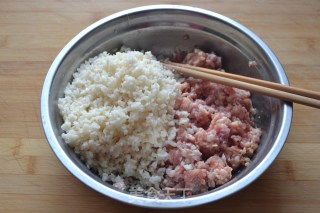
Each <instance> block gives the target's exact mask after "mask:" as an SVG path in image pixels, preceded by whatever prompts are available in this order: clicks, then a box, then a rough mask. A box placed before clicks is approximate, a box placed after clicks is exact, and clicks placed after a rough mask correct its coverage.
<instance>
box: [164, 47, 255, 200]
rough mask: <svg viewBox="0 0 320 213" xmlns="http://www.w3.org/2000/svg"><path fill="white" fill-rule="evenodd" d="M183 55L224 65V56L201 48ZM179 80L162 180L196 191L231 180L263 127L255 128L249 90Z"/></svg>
mask: <svg viewBox="0 0 320 213" xmlns="http://www.w3.org/2000/svg"><path fill="white" fill-rule="evenodd" d="M179 60H180V61H178V62H182V61H183V63H187V64H191V65H194V66H201V67H208V68H213V69H221V58H220V57H217V56H216V55H215V54H214V53H204V52H203V51H201V50H198V49H195V50H194V52H192V53H189V54H184V55H183V56H179ZM180 82H181V85H180V91H181V95H180V96H179V97H178V98H177V100H176V103H175V123H176V128H177V134H176V142H175V146H169V147H168V153H169V157H168V162H167V164H168V167H167V169H166V176H165V179H164V181H163V183H162V185H163V186H164V187H180V188H181V187H185V188H191V191H192V194H198V193H201V192H204V191H207V190H209V189H210V188H214V187H216V186H219V185H222V184H224V183H226V182H228V181H229V180H230V179H231V178H232V171H234V170H238V169H240V168H241V167H243V166H247V165H248V164H249V163H250V157H252V155H253V154H254V151H255V150H256V148H257V147H258V144H259V140H260V137H261V130H260V129H259V128H256V127H254V122H253V116H254V114H255V109H254V108H253V107H252V101H251V99H250V92H248V91H245V90H241V89H236V88H232V87H229V86H224V85H220V84H215V83H212V82H208V81H202V80H198V79H192V78H181V79H180Z"/></svg>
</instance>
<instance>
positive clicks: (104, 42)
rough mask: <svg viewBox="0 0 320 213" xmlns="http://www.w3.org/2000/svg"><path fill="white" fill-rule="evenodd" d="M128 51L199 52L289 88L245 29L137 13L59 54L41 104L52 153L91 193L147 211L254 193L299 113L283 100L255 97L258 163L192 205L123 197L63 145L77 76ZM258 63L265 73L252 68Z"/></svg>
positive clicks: (181, 10) (173, 13) (169, 10)
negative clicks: (92, 61)
mask: <svg viewBox="0 0 320 213" xmlns="http://www.w3.org/2000/svg"><path fill="white" fill-rule="evenodd" d="M123 45H125V46H126V47H130V48H131V49H136V50H151V51H152V53H153V54H154V55H156V56H159V55H162V56H169V55H171V54H172V53H174V52H175V51H190V50H192V49H194V48H195V47H199V48H201V49H203V50H205V51H212V50H213V51H215V52H216V53H217V54H218V55H220V56H222V57H223V66H224V68H225V69H226V70H227V71H228V72H233V73H239V74H242V75H246V76H252V77H255V78H260V79H265V80H269V81H274V82H279V83H282V84H288V79H287V77H286V75H285V72H284V70H283V68H282V67H281V64H280V63H279V61H278V59H277V58H276V56H275V55H274V54H273V53H272V51H271V50H270V49H269V48H268V47H267V45H266V44H265V43H264V42H263V41H262V40H261V39H259V38H258V37H257V36H256V35H255V34H254V33H252V32H251V31H250V30H248V29H247V28H245V27H244V26H242V25H240V24H239V23H237V22H235V21H233V20H231V19H229V18H227V17H225V16H222V15H219V14H217V13H214V12H210V11H207V10H203V9H198V8H194V7H186V6H177V5H155V6H146V7H140V8H134V9H130V10H126V11H123V12H119V13H116V14H114V15H111V16H108V17H106V18H104V19H102V20H100V21H98V22H96V23H94V24H92V25H91V26H89V27H87V28H86V29H85V30H83V31H82V32H80V33H79V34H78V35H77V36H76V37H74V38H73V39H72V40H71V41H70V42H69V43H68V44H67V45H66V46H65V47H64V48H63V49H62V50H61V52H60V53H59V55H58V56H57V57H56V59H55V60H54V62H53V63H52V65H51V67H50V69H49V72H48V74H47V76H46V79H45V82H44V86H43V90H42V96H41V119H42V124H43V128H44V132H45V134H46V137H47V139H48V141H49V144H50V146H51V148H52V149H53V151H54V153H55V154H56V155H57V157H58V159H59V160H60V161H61V162H62V164H63V165H64V166H65V167H66V168H67V169H68V170H69V171H70V172H71V173H72V174H73V175H74V176H76V177H77V178H78V179H79V180H81V181H82V182H83V183H85V184H86V185H88V186H89V187H91V188H92V189H94V190H96V191H98V192H100V193H102V194H104V195H107V196H109V197H111V198H114V199H116V200H119V201H122V202H125V203H130V204H134V205H138V206H144V207H154V208H181V207H190V206H195V205H200V204H204V203H208V202H212V201H215V200H218V199H221V198H223V197H226V196H228V195H230V194H232V193H235V192H237V191H239V190H241V189H242V188H244V187H246V186H248V185H249V184H250V183H252V182H253V181H254V180H255V179H257V178H258V177H259V176H260V175H261V174H262V173H263V172H264V171H265V170H266V169H267V168H268V167H269V166H270V164H271V163H272V162H273V161H274V160H275V158H276V157H277V155H278V154H279V152H280V150H281V148H282V147H283V145H284V143H285V140H286V138H287V136H288V133H289V129H290V125H291V119H292V106H291V105H289V104H287V103H284V102H282V101H280V100H277V99H274V98H270V97H266V96H262V95H259V94H253V96H252V99H253V104H254V107H255V108H256V109H257V115H256V119H255V122H256V124H257V126H258V127H260V128H261V129H262V131H263V135H262V138H261V144H260V146H259V147H258V149H257V151H256V154H255V155H254V157H253V159H252V163H251V164H250V165H249V166H248V167H246V168H244V169H243V170H241V172H239V173H237V174H236V175H235V176H234V177H233V179H232V180H231V181H229V182H228V183H226V184H224V185H223V186H220V187H218V188H216V189H214V190H212V191H209V192H206V193H202V194H200V195H196V196H193V197H191V198H185V199H183V198H177V199H171V200H161V199H153V198H147V197H137V196H135V195H132V194H130V193H129V192H121V191H119V190H117V189H115V188H113V187H112V186H111V185H110V184H108V183H105V182H103V181H102V180H101V179H100V178H99V177H97V175H95V174H94V173H92V172H91V171H90V170H89V169H88V168H87V167H86V166H85V165H84V164H83V163H82V162H81V161H80V160H79V158H78V157H77V156H76V155H75V154H74V152H73V151H72V150H71V149H70V148H69V147H68V146H67V145H66V144H65V143H64V141H63V140H62V138H61V136H60V135H61V133H62V130H61V128H60V126H61V124H62V119H61V117H60V115H59V110H58V107H57V100H58V98H60V97H63V91H64V88H65V87H66V85H67V83H68V82H70V80H71V79H72V74H73V72H74V71H75V70H76V68H77V67H79V65H80V64H81V63H83V62H84V61H85V60H86V59H88V58H90V57H93V56H95V55H97V54H98V53H100V52H102V51H109V52H115V51H117V50H118V49H119V48H120V47H121V46H123ZM249 60H255V61H256V62H257V63H258V66H257V67H255V68H249V67H248V61H249Z"/></svg>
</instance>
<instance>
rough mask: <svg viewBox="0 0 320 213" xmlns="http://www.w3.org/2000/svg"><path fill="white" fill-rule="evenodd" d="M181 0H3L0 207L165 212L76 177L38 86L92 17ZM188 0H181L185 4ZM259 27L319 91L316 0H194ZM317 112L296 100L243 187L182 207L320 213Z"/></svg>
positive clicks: (298, 80)
mask: <svg viewBox="0 0 320 213" xmlns="http://www.w3.org/2000/svg"><path fill="white" fill-rule="evenodd" d="M160 3H168V4H169V3H173V4H178V3H180V1H168V0H158V1H147V0H140V1H125V0H117V1H105V0H91V1H86V0H75V1H64V0H55V1H52V0H51V1H35V0H29V1H17V0H13V1H11V0H2V1H0V165H1V166H0V212H91V211H92V212H121V211H122V212H125V211H130V212H138V211H141V210H143V211H145V212H149V211H150V212H151V211H152V212H154V211H156V212H161V211H162V210H151V209H142V208H138V207H133V206H129V205H126V204H122V203H120V202H118V201H115V200H112V199H110V198H107V197H105V196H102V195H100V194H99V193H97V192H95V191H93V190H91V189H90V188H88V187H86V186H85V185H83V184H82V183H81V182H80V181H78V180H77V179H76V178H74V177H73V176H72V175H71V174H70V173H69V172H68V171H67V170H66V169H65V168H64V167H63V166H62V165H61V164H60V162H59V161H58V160H57V158H56V157H55V156H54V154H53V152H52V151H51V149H50V147H49V146H48V144H47V141H46V139H45V136H44V134H43V131H42V128H41V122H40V112H39V111H40V109H39V106H40V94H41V89H42V84H43V80H44V78H45V75H46V73H47V71H48V68H49V66H50V64H51V62H52V61H53V59H54V58H55V56H56V55H57V54H58V52H59V51H60V49H61V48H62V47H63V46H64V45H65V44H66V43H67V42H68V41H69V40H70V39H71V38H73V37H74V36H75V35H76V34H77V33H79V32H80V31H81V30H82V29H84V28H85V27H86V26H88V25H90V24H91V23H93V22H95V21H97V20H99V19H100V18H103V17H105V16H107V15H110V14H112V13H114V12H118V11H121V10H124V9H128V8H132V7H136V6H142V5H147V4H160ZM180 4H182V1H181V3H180ZM183 4H185V5H191V6H196V7H201V8H205V9H208V10H211V11H214V12H218V13H221V14H223V15H225V16H228V17H230V18H232V19H234V20H236V21H238V22H240V23H241V24H243V25H245V26H247V27H248V28H250V29H251V30H252V31H254V32H255V33H256V34H257V35H258V36H260V37H261V38H262V39H263V40H264V41H265V42H266V43H267V44H268V45H269V46H270V47H271V49H273V51H274V52H275V54H276V55H277V56H278V57H279V59H280V61H281V62H282V64H283V66H284V68H285V70H286V72H287V75H288V78H289V80H290V82H291V84H292V85H294V86H297V87H303V88H306V89H311V90H316V91H320V1H319V0H308V1H303V0H300V1H299V0H293V1H291V0H282V1H277V0H268V1H267V0H256V1H254V0H243V1H240V0H234V1H223V0H216V1H211V0H198V1H189V0H186V1H183ZM319 121H320V111H319V109H313V108H310V107H306V106H302V105H296V104H294V117H293V122H292V128H291V132H290V135H289V137H288V139H287V143H286V145H285V147H284V149H283V151H282V152H281V154H280V155H279V157H278V158H277V160H276V161H275V162H274V163H273V165H272V166H271V167H270V168H269V169H268V170H267V172H265V173H264V174H263V175H262V176H261V177H260V178H259V179H258V180H257V181H255V182H254V183H253V184H252V185H250V186H249V187H247V188H246V189H244V190H242V191H240V192H238V193H236V194H234V195H232V196H230V197H228V198H225V199H223V200H221V201H218V202H215V203H210V204H206V205H203V206H199V207H195V208H190V209H182V210H176V212H194V211H196V212H204V211H207V212H232V211H237V212H319V211H320V155H319V153H320V142H319V137H320V122H319Z"/></svg>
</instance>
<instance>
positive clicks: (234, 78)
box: [163, 62, 320, 108]
mask: <svg viewBox="0 0 320 213" xmlns="http://www.w3.org/2000/svg"><path fill="white" fill-rule="evenodd" d="M163 64H164V65H165V66H166V67H167V68H170V69H173V70H174V71H177V72H179V73H181V74H182V75H185V76H190V77H194V78H200V79H203V80H209V81H212V82H215V83H219V84H224V85H227V86H232V87H236V88H239V89H244V90H248V91H251V92H256V93H260V94H263V95H267V96H271V97H275V98H279V99H281V100H284V101H289V102H295V103H299V104H303V105H307V106H310V107H315V108H320V92H316V91H311V90H306V89H301V88H297V87H291V86H287V85H282V84H277V83H274V82H269V81H263V80H260V79H255V78H250V77H245V76H240V75H235V74H231V73H226V72H221V71H217V70H212V69H207V68H202V67H195V66H191V65H188V64H180V63H173V62H163Z"/></svg>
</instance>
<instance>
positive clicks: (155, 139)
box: [58, 51, 179, 188]
mask: <svg viewBox="0 0 320 213" xmlns="http://www.w3.org/2000/svg"><path fill="white" fill-rule="evenodd" d="M73 77H74V79H73V80H72V82H71V83H70V84H69V85H68V86H67V87H66V89H65V91H64V93H65V97H63V98H60V99H59V101H58V107H59V109H60V112H61V115H62V116H63V120H64V123H63V125H62V127H61V128H62V130H64V131H65V133H63V134H62V138H63V139H64V140H65V142H66V143H67V144H68V145H69V146H70V147H72V148H73V149H74V150H75V152H76V154H78V155H79V156H80V158H81V160H82V161H84V162H85V164H86V165H87V167H88V168H90V169H92V170H94V171H95V172H97V173H98V174H99V175H100V176H101V178H102V179H103V180H104V181H112V182H113V183H116V185H121V184H122V183H123V182H124V183H125V185H137V184H139V185H140V186H142V187H148V186H153V187H156V188H159V184H160V182H161V181H162V179H163V175H164V173H165V168H164V164H165V161H166V160H167V158H168V153H167V151H166V147H165V146H166V144H167V143H173V140H174V138H175V126H174V125H175V124H174V104H175V100H176V98H177V95H178V93H179V90H178V89H177V88H178V83H177V81H176V80H175V79H174V75H173V74H172V72H171V71H169V70H166V69H165V68H164V67H163V66H162V64H161V63H160V62H158V61H157V60H155V58H154V57H153V56H152V54H151V53H150V52H146V53H145V54H144V53H141V52H138V51H127V52H118V53H116V54H115V55H110V54H108V53H107V52H103V53H101V54H100V55H98V56H97V57H94V58H91V59H89V60H88V61H86V62H85V63H84V64H81V66H80V68H78V70H77V72H75V73H74V75H73ZM122 185H123V184H122Z"/></svg>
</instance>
